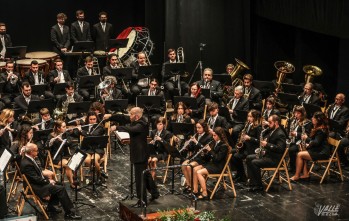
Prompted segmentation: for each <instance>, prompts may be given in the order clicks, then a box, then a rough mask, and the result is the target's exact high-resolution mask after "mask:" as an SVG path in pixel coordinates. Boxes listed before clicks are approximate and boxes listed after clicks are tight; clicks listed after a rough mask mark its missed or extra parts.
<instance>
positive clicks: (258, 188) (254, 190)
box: [249, 186, 264, 192]
mask: <svg viewBox="0 0 349 221" xmlns="http://www.w3.org/2000/svg"><path fill="white" fill-rule="evenodd" d="M263 190H264V187H263V186H253V187H251V188H250V189H249V191H250V192H260V191H263Z"/></svg>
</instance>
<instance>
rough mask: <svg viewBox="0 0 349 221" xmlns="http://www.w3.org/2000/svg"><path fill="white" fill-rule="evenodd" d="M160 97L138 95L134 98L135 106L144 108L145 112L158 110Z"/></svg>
mask: <svg viewBox="0 0 349 221" xmlns="http://www.w3.org/2000/svg"><path fill="white" fill-rule="evenodd" d="M160 104H161V97H160V96H148V95H138V96H137V98H136V106H137V107H141V108H145V109H147V110H154V109H158V110H160V107H161V105H160Z"/></svg>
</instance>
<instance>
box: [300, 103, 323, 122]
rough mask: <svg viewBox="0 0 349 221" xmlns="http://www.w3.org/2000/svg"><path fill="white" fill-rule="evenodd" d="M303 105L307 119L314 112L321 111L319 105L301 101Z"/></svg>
mask: <svg viewBox="0 0 349 221" xmlns="http://www.w3.org/2000/svg"><path fill="white" fill-rule="evenodd" d="M303 107H304V109H305V112H306V113H307V118H308V119H310V118H312V117H313V115H314V113H315V112H318V111H321V107H320V106H318V105H315V104H307V103H303Z"/></svg>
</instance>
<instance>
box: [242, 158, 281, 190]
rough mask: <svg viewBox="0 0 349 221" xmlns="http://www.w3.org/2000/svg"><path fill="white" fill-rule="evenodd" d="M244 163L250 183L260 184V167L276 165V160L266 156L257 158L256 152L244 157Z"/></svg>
mask: <svg viewBox="0 0 349 221" xmlns="http://www.w3.org/2000/svg"><path fill="white" fill-rule="evenodd" d="M246 165H247V174H248V177H249V178H250V183H251V185H254V186H262V176H261V168H264V167H274V166H277V162H274V161H273V160H272V159H271V158H268V157H263V158H262V159H257V158H256V154H251V155H248V156H247V158H246Z"/></svg>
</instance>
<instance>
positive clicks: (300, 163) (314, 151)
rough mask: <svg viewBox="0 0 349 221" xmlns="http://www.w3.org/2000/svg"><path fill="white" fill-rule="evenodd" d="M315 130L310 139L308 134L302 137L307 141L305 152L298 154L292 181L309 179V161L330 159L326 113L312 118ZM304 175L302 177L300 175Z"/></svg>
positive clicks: (319, 113)
mask: <svg viewBox="0 0 349 221" xmlns="http://www.w3.org/2000/svg"><path fill="white" fill-rule="evenodd" d="M311 121H312V123H313V128H312V130H311V132H310V136H309V137H308V136H307V135H306V134H303V135H302V139H304V140H305V143H304V145H305V147H303V149H304V150H303V151H300V152H298V154H297V159H296V173H295V175H294V176H293V177H291V180H293V181H296V180H299V179H307V178H309V170H308V167H307V161H309V160H311V161H316V160H324V159H328V158H329V156H330V146H329V144H328V142H327V138H328V124H327V118H326V116H325V114H324V113H322V112H320V111H319V112H316V113H314V115H313V117H312V118H311ZM301 173H303V175H302V176H301V175H300V174H301Z"/></svg>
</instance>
